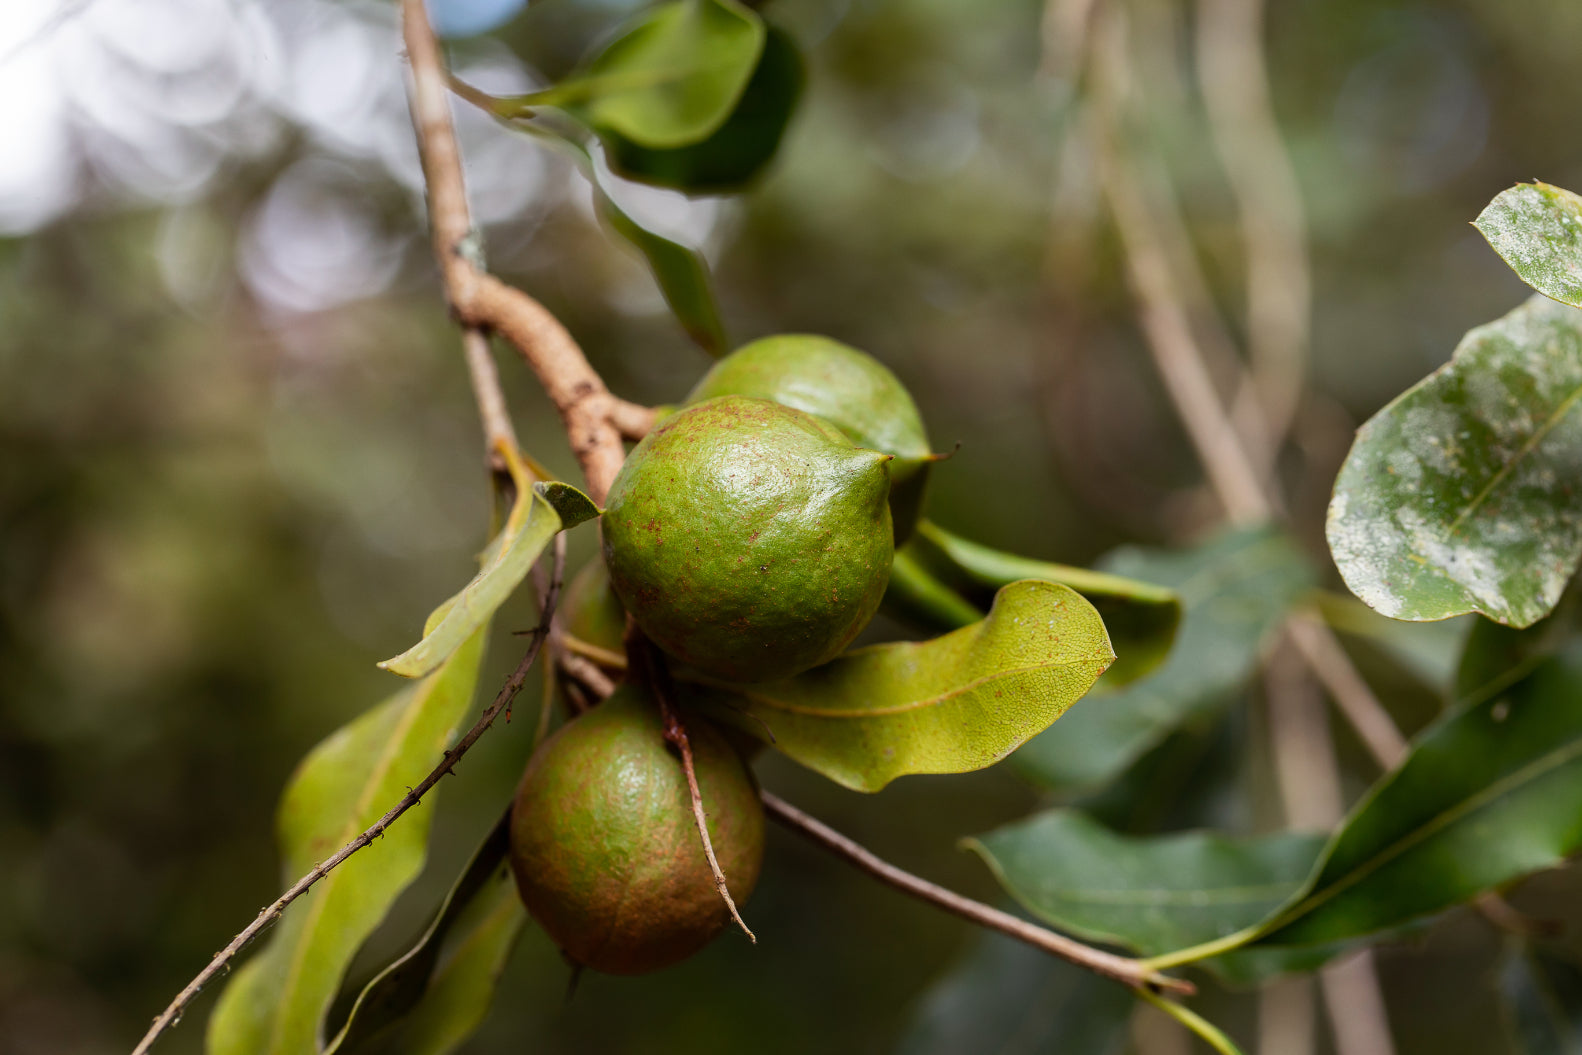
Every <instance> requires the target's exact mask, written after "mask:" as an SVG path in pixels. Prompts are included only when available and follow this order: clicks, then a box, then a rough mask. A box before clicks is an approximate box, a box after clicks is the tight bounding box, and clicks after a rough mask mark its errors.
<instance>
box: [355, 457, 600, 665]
mask: <svg viewBox="0 0 1582 1055" xmlns="http://www.w3.org/2000/svg"><path fill="white" fill-rule="evenodd" d="M513 466H514V467H513V470H512V475H513V478H514V479H515V480H516V495H517V497H516V502H515V503H514V504H513V505H512V507H511V514H510V516H509V517H508V518H507V519H506V522H505V527H503V528H501V529H500V534H499V535H497V536H495V539H494V541H493V542H491V543H489V548H488V549H487V550H485V551H484V556H483V561H482V564H483V567H482V568H481V569H480V570H479V571H478V574H477V575H475V576H473V579H472V581H471V582H469V583H468V584H467V585H466V586H464V587H463V588H462V591H461V592H460V593H458V594H457V595H456V596H454V597H452V598H451V599H450V600H448V601H446V602H445V603H444V604H443V605H441V606H440V607H439V608H438V609H437V610H436V611H435V612H434V614H433V615H431V616H429V619H428V623H427V624H426V625H425V626H424V627H423V639H422V640H421V641H419V642H418V643H417V644H415V645H413V646H412V647H411V648H409V649H407V650H406V651H405V652H403V653H401V654H400V655H399V656H396V657H395V658H394V659H387V660H385V661H384V662H383V663H381V664H379V665H380V666H381V667H383V668H384V669H386V670H388V671H392V672H394V673H396V674H399V675H401V676H402V677H404V678H421V677H423V676H425V675H427V674H429V673H432V672H433V671H434V670H437V669H438V668H439V666H440V664H442V663H444V662H445V660H446V659H447V658H449V657H450V655H451V654H452V653H454V652H455V651H456V649H458V648H460V647H461V645H462V642H464V641H466V640H467V639H468V638H469V637H471V636H472V634H473V633H474V632H475V631H476V630H477V629H478V628H479V627H481V626H483V625H484V624H485V623H487V622H488V621H489V620H490V618H492V617H493V615H494V613H495V611H496V610H497V609H498V608H499V607H500V606H501V605H502V604H504V603H505V602H506V599H507V598H509V597H510V596H511V594H512V593H513V592H515V590H516V588H517V587H518V586H519V585H521V583H522V580H523V579H525V578H527V573H528V572H529V571H531V570H532V568H533V563H534V562H535V561H536V560H538V558H539V555H540V554H541V553H543V552H544V547H545V546H546V545H548V544H549V540H550V539H552V538H554V537H555V532H557V531H559V530H561V528H563V527H573V526H575V525H576V524H580V523H582V522H583V521H584V520H587V519H589V518H591V517H594V516H597V515H598V513H599V508H598V506H596V505H594V504H593V501H592V500H591V499H590V498H588V496H587V495H585V494H583V493H582V492H581V491H578V490H577V489H576V488H575V487H572V486H571V485H570V484H564V483H559V482H558V481H557V482H555V483H554V484H550V485H545V484H530V483H529V477H528V475H527V473H526V470H525V469H523V468H522V466H521V464H520V462H513ZM557 506H559V507H562V508H564V509H566V510H567V515H569V516H570V517H571V518H572V519H571V521H569V522H568V521H566V520H563V519H562V517H561V514H560V513H559V512H558V511H557Z"/></svg>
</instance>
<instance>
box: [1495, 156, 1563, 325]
mask: <svg viewBox="0 0 1582 1055" xmlns="http://www.w3.org/2000/svg"><path fill="white" fill-rule="evenodd" d="M1473 226H1474V227H1476V228H1477V229H1478V230H1479V231H1480V232H1481V233H1482V234H1483V237H1484V238H1487V239H1488V240H1489V245H1491V246H1493V247H1494V251H1495V252H1496V253H1498V254H1500V256H1502V257H1504V258H1505V262H1506V263H1507V264H1509V265H1511V268H1512V270H1514V271H1515V272H1516V274H1517V275H1519V276H1520V277H1521V280H1522V281H1523V282H1525V283H1527V284H1528V285H1529V286H1531V287H1533V288H1534V289H1536V290H1537V291H1538V292H1540V293H1542V294H1544V295H1545V296H1548V297H1553V298H1554V299H1555V300H1558V301H1560V302H1561V303H1563V304H1570V305H1572V306H1573V307H1578V308H1582V197H1579V196H1577V195H1575V194H1572V193H1571V192H1570V191H1568V190H1564V189H1563V188H1560V187H1551V186H1550V185H1549V184H1547V183H1518V184H1517V185H1516V186H1514V187H1512V188H1511V189H1510V190H1507V191H1502V192H1501V193H1500V195H1499V196H1498V197H1496V198H1495V199H1494V200H1493V201H1491V202H1489V204H1488V207H1487V208H1486V209H1484V210H1483V212H1482V213H1481V214H1480V215H1479V216H1478V218H1477V219H1476V220H1474V221H1473Z"/></svg>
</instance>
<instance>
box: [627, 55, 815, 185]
mask: <svg viewBox="0 0 1582 1055" xmlns="http://www.w3.org/2000/svg"><path fill="white" fill-rule="evenodd" d="M805 80H806V71H805V68H804V64H803V61H802V55H801V53H800V52H799V51H798V50H797V46H796V42H795V41H793V40H792V39H791V36H790V34H788V33H786V31H785V30H783V29H780V28H779V27H778V26H774V25H770V26H768V35H767V36H766V37H765V38H764V47H763V52H762V54H760V55H759V57H758V65H757V66H756V67H755V68H754V69H753V75H752V79H751V80H749V81H748V82H747V88H746V89H745V90H744V91H743V92H742V96H741V98H740V99H739V100H737V102H736V105H735V107H734V108H733V109H732V110H731V113H730V116H729V117H728V118H726V120H725V123H724V124H722V125H721V126H720V127H719V128H717V129H715V131H714V132H713V133H712V134H711V135H710V136H709V137H708V138H707V139H704V140H702V141H701V142H697V143H693V144H691V145H689V146H683V147H674V148H671V149H669V150H656V149H654V148H652V147H646V146H643V145H641V144H639V143H637V142H634V141H633V140H631V139H628V138H627V137H626V136H624V135H621V134H620V133H619V132H616V131H613V130H611V129H604V130H601V132H600V134H599V138H600V139H601V140H602V141H603V143H604V151H605V156H606V157H608V158H609V162H610V168H612V169H613V170H615V171H616V172H618V173H620V174H621V175H623V176H625V177H626V178H627V179H634V180H639V181H641V182H643V183H652V184H656V185H658V186H661V187H674V188H675V189H676V190H680V191H685V192H687V193H689V194H704V193H715V194H717V193H719V192H721V191H730V190H736V189H739V188H741V187H742V186H744V185H745V184H747V183H750V182H752V180H753V179H754V178H755V177H756V176H757V175H758V174H759V173H760V172H762V171H763V169H764V168H765V166H767V165H768V164H769V162H770V160H771V159H773V158H774V155H775V151H776V150H778V149H779V147H780V140H781V138H782V137H783V136H784V134H785V130H786V126H787V125H788V124H790V122H791V115H792V114H793V113H794V112H795V111H796V105H797V101H798V99H800V98H801V95H802V87H803V83H804V82H805Z"/></svg>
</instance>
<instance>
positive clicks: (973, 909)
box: [763, 791, 1194, 994]
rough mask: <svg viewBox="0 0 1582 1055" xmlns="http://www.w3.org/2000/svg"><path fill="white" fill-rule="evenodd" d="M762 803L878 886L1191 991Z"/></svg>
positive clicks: (1099, 967)
mask: <svg viewBox="0 0 1582 1055" xmlns="http://www.w3.org/2000/svg"><path fill="white" fill-rule="evenodd" d="M763 800H764V810H765V811H766V812H767V813H768V814H769V816H770V817H771V818H772V819H774V820H775V821H777V822H779V823H780V824H782V825H784V826H785V827H787V828H790V829H791V830H792V831H794V832H796V833H797V834H798V835H801V836H804V837H805V838H807V839H810V840H812V841H813V842H815V843H817V844H818V845H819V846H821V847H823V848H824V849H826V850H828V851H830V852H831V853H833V854H834V855H835V856H837V857H841V858H844V859H845V860H846V861H847V862H849V863H850V864H853V865H856V866H857V867H858V868H860V869H861V870H862V871H864V872H867V873H868V874H869V875H871V876H873V877H874V878H875V879H878V880H879V881H880V882H882V883H886V884H888V885H890V886H893V887H895V888H896V889H897V890H899V891H901V892H902V893H904V894H910V895H912V896H913V897H915V898H918V899H919V900H922V901H927V902H928V903H929V904H931V905H934V906H936V907H938V908H942V909H944V910H945V911H946V912H950V913H952V914H954V915H957V916H960V917H961V918H962V919H964V920H967V921H968V922H969V923H976V924H977V925H978V926H980V927H987V928H989V929H990V930H997V931H999V932H1000V933H1001V934H1004V935H1007V936H1009V937H1012V938H1015V939H1016V940H1017V941H1023V942H1026V943H1027V944H1029V945H1031V946H1033V947H1034V948H1037V949H1042V950H1043V951H1045V952H1047V953H1051V954H1053V955H1055V956H1058V957H1060V958H1061V959H1063V960H1068V961H1070V962H1071V963H1074V964H1076V965H1077V966H1078V967H1085V968H1087V969H1088V970H1090V971H1093V972H1095V973H1096V974H1101V975H1103V976H1104V977H1106V978H1111V979H1113V980H1115V981H1117V982H1120V983H1121V984H1122V985H1127V986H1130V987H1131V988H1133V989H1151V990H1158V991H1161V992H1173V993H1182V994H1190V993H1192V992H1194V987H1193V985H1192V983H1191V982H1188V981H1186V980H1185V979H1183V978H1171V977H1170V976H1169V975H1164V974H1160V973H1159V972H1158V971H1155V970H1153V969H1152V968H1149V967H1145V966H1144V965H1143V964H1142V963H1141V962H1139V961H1137V960H1132V959H1128V958H1126V957H1124V956H1116V955H1115V954H1113V953H1108V952H1104V951H1103V950H1100V949H1094V948H1092V947H1090V946H1087V945H1084V944H1082V943H1081V942H1079V941H1077V940H1075V939H1073V938H1068V937H1066V936H1065V935H1064V934H1057V933H1056V932H1054V931H1052V930H1049V929H1047V928H1045V927H1040V926H1038V925H1037V924H1036V923H1029V922H1027V921H1026V920H1024V919H1020V918H1018V917H1016V916H1013V915H1011V914H1010V913H1009V912H1001V911H1000V910H999V909H997V908H993V907H991V906H989V905H985V904H983V903H982V902H981V901H974V900H972V899H971V898H967V897H962V896H961V895H960V894H957V893H955V892H954V891H951V890H946V889H945V888H944V887H942V886H937V885H936V884H934V883H930V882H929V881H928V880H926V879H922V878H920V877H918V876H915V875H913V874H912V873H910V872H908V871H906V870H904V869H901V868H897V867H896V866H895V865H893V864H891V863H890V862H888V861H886V860H884V859H883V858H881V857H879V856H878V855H876V854H874V853H873V852H872V851H870V850H868V849H867V848H866V847H864V846H862V845H861V844H859V843H857V842H855V841H853V840H851V839H848V838H847V837H846V836H844V835H842V834H841V833H840V832H838V831H836V830H835V829H833V828H831V827H830V826H829V825H827V824H825V823H823V822H822V821H819V820H817V819H815V818H813V817H810V816H808V815H807V814H806V813H803V812H802V811H801V810H799V809H797V808H796V807H795V806H793V805H791V804H790V803H789V802H786V801H785V800H784V799H782V798H779V797H778V796H776V795H773V794H771V793H770V792H767V791H766V792H764V793H763Z"/></svg>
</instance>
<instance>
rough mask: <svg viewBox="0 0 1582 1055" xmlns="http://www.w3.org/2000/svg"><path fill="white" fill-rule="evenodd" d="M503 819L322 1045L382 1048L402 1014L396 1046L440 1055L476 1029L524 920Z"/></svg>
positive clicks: (355, 1050)
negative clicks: (407, 945)
mask: <svg viewBox="0 0 1582 1055" xmlns="http://www.w3.org/2000/svg"><path fill="white" fill-rule="evenodd" d="M509 820H510V813H509V812H507V813H506V814H505V815H504V816H502V817H501V818H500V820H499V822H497V823H496V824H495V826H494V827H493V828H492V829H491V830H490V832H489V834H488V836H487V837H486V838H485V839H484V841H483V843H482V845H480V846H479V847H478V849H477V851H476V852H475V853H474V854H473V856H472V860H471V861H469V862H468V863H467V867H466V868H465V869H464V870H463V871H462V874H461V877H460V878H459V879H457V880H456V883H455V885H454V886H452V887H451V889H450V892H449V893H448V894H446V896H445V900H444V902H443V903H442V904H441V905H440V909H439V912H438V913H437V914H436V915H435V917H434V920H433V922H432V923H430V924H429V927H428V929H427V930H426V931H424V933H423V936H422V937H421V938H420V939H419V940H418V942H417V944H416V945H414V946H413V947H412V948H411V949H409V950H408V951H407V952H406V953H404V954H402V955H401V956H400V957H398V958H397V959H396V960H395V961H394V962H392V963H391V964H390V965H389V966H388V967H386V968H385V969H384V970H383V971H381V972H380V973H379V974H378V975H376V976H375V977H374V979H373V980H372V981H370V982H369V983H368V985H367V986H365V987H364V988H363V991H362V993H361V994H359V995H358V997H357V1003H356V1004H354V1005H353V1007H352V1011H351V1015H350V1017H348V1018H347V1020H346V1025H345V1026H344V1027H343V1028H342V1030H341V1032H340V1035H339V1036H337V1037H336V1038H335V1040H334V1042H333V1043H331V1044H330V1046H329V1048H328V1051H330V1052H337V1053H339V1055H359V1053H362V1052H370V1051H376V1050H380V1043H381V1042H382V1040H383V1039H384V1038H385V1037H387V1036H388V1035H389V1032H390V1030H391V1029H392V1027H393V1026H395V1025H396V1024H397V1023H400V1022H402V1021H403V1020H405V1021H406V1028H405V1030H404V1031H403V1033H402V1041H403V1043H402V1044H401V1045H400V1047H401V1050H403V1051H407V1052H425V1053H432V1055H439V1053H441V1052H448V1051H451V1050H454V1049H455V1048H456V1047H457V1046H459V1045H460V1043H461V1042H462V1041H463V1040H465V1039H466V1038H467V1037H468V1036H469V1035H470V1034H471V1033H472V1031H473V1030H474V1029H476V1028H477V1026H478V1023H479V1022H481V1021H482V1020H483V1015H484V1012H485V1011H487V1010H488V1006H489V1002H490V1000H491V999H492V998H493V996H494V982H495V979H497V978H498V977H499V972H500V970H501V969H502V968H503V967H504V966H505V959H506V956H507V955H508V954H509V952H510V951H511V947H512V946H513V945H514V944H515V942H516V937H517V935H518V934H519V933H520V932H521V929H522V925H523V923H524V922H525V921H526V915H525V913H524V912H523V910H522V907H521V903H520V902H519V900H518V899H517V896H516V885H515V883H514V881H513V880H512V877H511V874H510V872H509V871H508V870H507V869H506V866H505V860H506V853H507V851H508V850H509V848H510V838H509V836H510V826H509ZM447 949H448V955H447V956H446V957H445V958H444V960H443V962H442V961H441V952H442V951H443V950H447Z"/></svg>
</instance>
